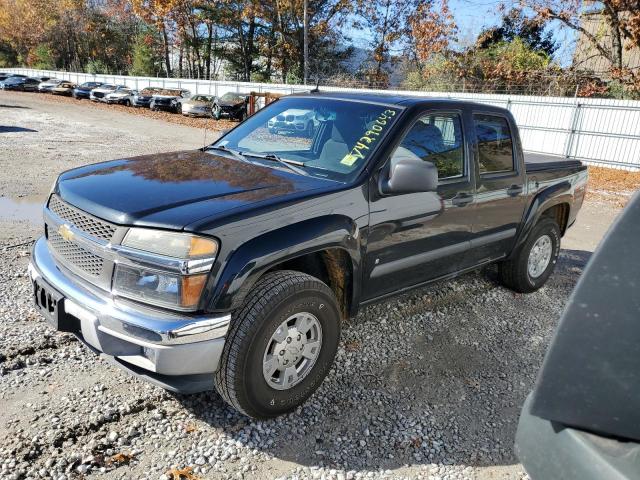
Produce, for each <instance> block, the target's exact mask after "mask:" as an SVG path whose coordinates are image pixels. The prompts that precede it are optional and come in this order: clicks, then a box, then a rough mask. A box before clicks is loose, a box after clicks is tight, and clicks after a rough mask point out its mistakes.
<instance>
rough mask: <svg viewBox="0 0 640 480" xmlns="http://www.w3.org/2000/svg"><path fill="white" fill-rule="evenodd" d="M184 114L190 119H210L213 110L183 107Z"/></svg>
mask: <svg viewBox="0 0 640 480" xmlns="http://www.w3.org/2000/svg"><path fill="white" fill-rule="evenodd" d="M182 114H183V115H186V116H188V117H210V116H211V108H207V107H186V106H184V105H183V106H182Z"/></svg>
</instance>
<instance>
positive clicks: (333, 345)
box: [215, 270, 340, 418]
mask: <svg viewBox="0 0 640 480" xmlns="http://www.w3.org/2000/svg"><path fill="white" fill-rule="evenodd" d="M339 340H340V311H339V308H338V304H337V301H336V298H335V296H334V294H333V292H332V291H331V289H330V288H329V287H328V286H327V285H326V284H324V283H323V282H321V281H320V280H318V279H317V278H315V277H312V276H310V275H307V274H304V273H300V272H295V271H288V270H284V271H278V272H273V273H268V274H266V275H265V276H264V277H262V278H261V279H260V280H259V281H258V282H257V283H256V285H255V287H254V288H253V289H252V292H251V293H250V294H249V295H248V296H247V298H246V299H245V301H244V304H243V306H242V307H241V308H240V309H239V310H238V312H237V314H236V315H234V320H233V323H232V325H231V329H230V331H229V334H228V336H227V339H226V342H225V345H224V350H223V352H222V357H221V359H220V366H219V369H218V371H217V372H216V374H215V385H216V389H217V390H218V392H219V393H220V395H221V396H222V398H223V399H224V400H225V401H226V402H227V403H229V404H230V405H231V406H233V407H234V408H235V409H236V410H238V411H240V412H242V413H244V414H245V415H248V416H250V417H254V418H270V417H275V416H277V415H281V414H283V413H286V412H289V411H291V410H293V409H295V408H296V407H297V406H299V405H301V404H302V403H303V402H304V401H305V400H306V399H307V398H308V397H309V396H311V394H313V392H314V391H315V390H316V389H317V388H318V387H319V386H320V384H321V383H322V380H323V379H324V377H325V376H326V375H327V373H328V371H329V369H330V368H331V365H332V363H333V359H334V357H335V354H336V351H337V349H338V342H339Z"/></svg>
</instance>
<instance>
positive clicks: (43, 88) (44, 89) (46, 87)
mask: <svg viewBox="0 0 640 480" xmlns="http://www.w3.org/2000/svg"><path fill="white" fill-rule="evenodd" d="M60 82H62V80H60V79H59V78H50V79H49V80H46V81H44V82H40V84H39V85H38V91H39V92H40V93H51V89H52V88H53V87H56V86H57V85H58V84H59V83H60Z"/></svg>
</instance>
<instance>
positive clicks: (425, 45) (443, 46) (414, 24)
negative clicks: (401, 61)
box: [408, 0, 458, 70]
mask: <svg viewBox="0 0 640 480" xmlns="http://www.w3.org/2000/svg"><path fill="white" fill-rule="evenodd" d="M408 24H409V34H410V35H409V38H410V43H409V48H408V50H409V57H410V58H411V59H412V60H413V61H414V62H415V65H416V66H417V67H418V70H422V68H421V66H422V64H424V63H425V62H428V61H430V60H431V59H432V58H433V57H434V56H436V55H441V54H442V53H443V52H445V51H447V50H448V49H449V45H450V43H451V41H453V40H454V39H455V35H456V33H457V31H458V27H457V25H456V23H455V21H454V19H453V15H452V14H451V11H450V10H449V5H448V3H447V1H446V0H442V2H441V3H440V4H436V3H435V2H431V1H430V2H425V3H421V4H420V5H418V7H417V8H416V10H415V11H414V12H413V13H412V14H411V15H410V16H409V18H408Z"/></svg>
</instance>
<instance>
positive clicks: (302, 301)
mask: <svg viewBox="0 0 640 480" xmlns="http://www.w3.org/2000/svg"><path fill="white" fill-rule="evenodd" d="M291 110H300V111H309V112H311V114H312V116H313V118H315V119H316V122H317V125H316V128H315V129H314V132H313V135H312V136H311V137H309V136H306V135H296V132H288V131H273V129H271V130H270V129H269V126H268V122H269V120H270V119H272V118H274V117H276V116H277V115H280V114H282V113H283V112H286V111H291ZM586 181H587V171H586V167H585V166H583V165H582V164H581V163H580V162H578V161H571V160H557V159H556V158H553V157H545V156H541V155H532V156H526V157H525V155H524V154H523V152H522V148H521V144H520V138H519V135H518V128H517V126H516V123H515V122H514V119H513V117H512V115H511V114H510V112H509V111H507V110H504V109H501V108H497V107H493V106H488V105H480V104H475V103H471V102H462V101H452V100H439V99H428V98H413V97H406V96H392V95H376V94H370V93H361V94H353V93H324V92H323V93H309V94H300V95H293V96H289V97H285V98H281V99H279V100H277V101H276V102H273V103H272V104H270V105H269V106H267V107H266V108H264V109H262V110H260V111H258V112H257V113H256V114H255V115H253V116H251V117H249V118H248V119H246V120H245V121H244V122H243V123H241V124H240V125H238V126H237V127H236V128H234V129H233V130H231V131H229V132H228V133H226V134H224V135H223V136H222V137H221V138H219V139H218V140H217V141H216V142H214V143H213V144H211V145H209V146H207V147H205V148H202V149H200V150H195V151H181V152H174V153H165V154H157V155H145V156H141V157H134V158H124V159H120V160H114V161H109V162H105V163H99V164H94V165H88V166H84V167H80V168H76V169H73V170H69V171H67V172H64V173H62V174H61V175H60V176H59V178H58V179H57V181H56V182H55V185H54V187H53V189H52V192H51V194H50V196H49V198H48V200H47V203H46V205H45V207H44V229H45V231H44V236H43V237H42V238H40V239H39V240H38V241H37V242H36V243H35V245H34V249H33V254H32V260H31V264H30V267H29V271H30V275H31V278H32V282H33V295H34V299H35V304H36V306H37V307H38V309H39V310H40V311H41V312H42V314H43V315H44V316H45V317H46V319H47V320H48V321H49V322H50V323H51V324H52V325H53V326H54V328H56V329H57V330H59V331H64V332H72V333H74V334H75V335H76V336H77V337H78V338H79V339H80V340H81V341H82V342H84V343H85V344H86V345H87V346H88V347H89V348H90V349H91V350H93V351H95V352H96V353H98V354H100V355H102V356H104V357H105V358H107V359H109V360H110V361H112V362H114V363H115V364H117V365H118V366H120V367H121V368H123V369H125V370H128V371H129V372H131V373H133V374H135V375H137V376H139V377H141V378H144V379H146V380H148V381H151V382H153V383H155V384H157V385H161V386H162V387H164V388H167V389H169V390H172V391H178V392H198V391H205V390H209V389H212V388H216V389H217V390H218V392H219V393H220V394H221V396H222V397H223V398H224V399H225V400H226V401H227V402H228V403H230V404H231V405H232V406H234V407H235V408H237V409H238V410H240V411H241V412H244V413H245V414H246V415H249V416H253V417H258V418H266V417H272V416H276V415H279V414H282V413H284V412H287V411H289V410H292V409H293V408H295V407H296V406H297V405H299V404H301V403H302V402H304V400H305V399H306V398H307V397H309V396H310V395H311V394H312V393H313V392H314V391H315V390H316V388H318V386H319V385H320V383H321V382H322V380H323V378H324V377H325V375H326V374H327V372H328V371H329V369H330V367H331V365H332V363H333V359H334V356H335V353H336V350H337V348H338V342H339V338H340V324H341V321H342V320H344V319H346V318H349V317H353V316H355V315H356V314H357V313H358V310H359V308H360V307H361V306H363V305H366V304H368V303H371V302H377V301H380V300H383V299H385V298H387V297H390V296H392V295H397V294H400V293H402V292H405V291H407V290H409V289H411V288H415V287H419V286H422V285H425V284H427V283H429V282H433V281H435V280H440V279H444V278H449V277H453V276H456V275H460V274H463V273H465V272H468V271H470V270H473V269H476V268H478V267H480V266H483V265H487V264H490V263H497V264H498V268H499V273H500V279H501V281H502V283H503V284H504V285H506V286H507V287H509V288H511V289H513V290H515V291H518V292H532V291H534V290H536V289H538V288H540V287H541V286H542V285H543V284H544V283H545V282H546V281H547V279H548V278H549V276H550V275H551V273H552V271H553V269H554V266H555V263H556V260H557V258H558V253H559V250H560V240H561V237H562V236H563V234H564V233H565V232H566V230H567V228H568V227H570V226H571V225H572V223H573V222H574V221H575V219H576V215H577V213H578V210H579V209H580V207H581V205H582V201H583V199H584V195H585V188H586Z"/></svg>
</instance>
